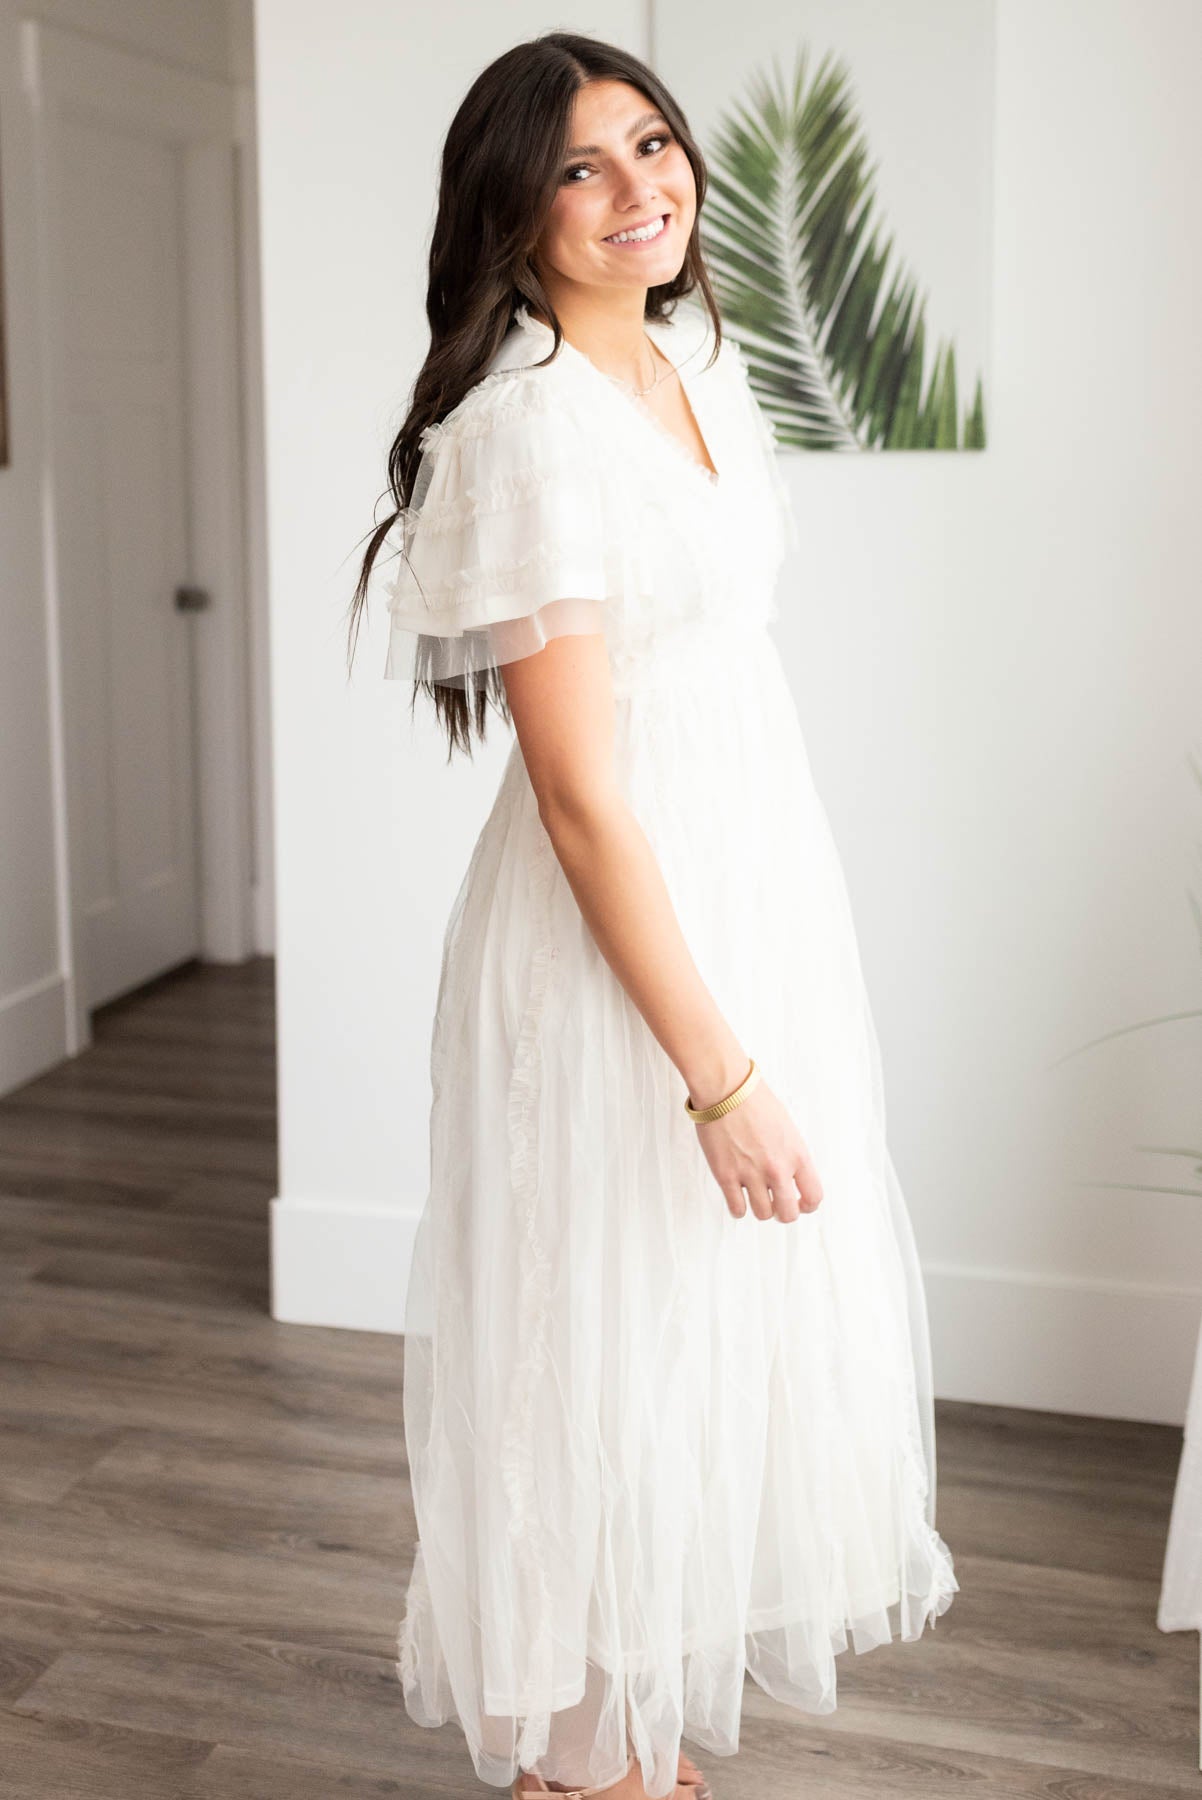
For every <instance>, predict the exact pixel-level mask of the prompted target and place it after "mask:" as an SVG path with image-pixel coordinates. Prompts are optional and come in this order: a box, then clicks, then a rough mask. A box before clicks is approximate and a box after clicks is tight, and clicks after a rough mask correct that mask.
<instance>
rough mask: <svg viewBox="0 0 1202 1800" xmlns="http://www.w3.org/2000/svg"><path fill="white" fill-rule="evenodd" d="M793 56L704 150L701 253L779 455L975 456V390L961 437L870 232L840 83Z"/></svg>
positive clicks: (863, 152) (857, 150) (947, 363)
mask: <svg viewBox="0 0 1202 1800" xmlns="http://www.w3.org/2000/svg"><path fill="white" fill-rule="evenodd" d="M808 64H809V56H808V52H807V51H806V49H805V48H804V47H803V48H800V49H799V50H798V53H797V58H796V63H795V66H794V71H793V76H792V80H791V82H790V83H786V81H785V79H784V77H783V75H782V73H781V70H780V67H779V64H778V63H777V62H776V60H775V59H774V60H773V70H772V74H771V75H765V74H762V73H760V74H756V75H754V76H753V77H752V78H751V81H750V84H749V89H748V98H747V99H746V101H745V102H743V103H736V104H735V105H734V106H733V108H732V109H731V110H730V111H729V112H728V113H726V114H725V115H723V117H722V119H721V120H720V122H719V125H718V127H717V130H716V133H715V136H714V140H713V143H712V145H711V147H710V149H709V151H708V160H709V165H710V180H709V187H708V189H707V193H706V200H705V207H704V211H703V216H702V232H701V236H702V248H703V250H704V253H705V256H706V260H707V263H708V264H709V267H710V270H711V275H712V279H713V283H714V290H715V293H716V294H717V297H718V302H719V305H720V307H721V310H722V315H723V317H724V319H726V320H727V321H728V322H729V324H730V327H731V334H732V336H734V337H736V338H737V339H738V341H739V344H740V346H741V348H742V350H743V352H744V355H745V358H746V361H747V366H748V373H749V376H750V379H751V384H752V387H753V388H754V390H755V392H756V396H757V398H758V399H759V400H760V402H761V404H762V405H763V407H764V409H765V411H766V412H767V413H768V415H769V417H770V418H771V420H772V423H773V427H774V429H775V431H776V436H777V441H778V443H780V444H781V445H782V446H784V445H790V446H792V447H794V448H796V449H800V450H876V449H883V450H956V449H981V448H983V447H984V444H985V402H984V397H983V394H982V388H981V380H980V377H979V376H978V378H977V384H976V390H975V393H974V396H973V402H972V405H971V407H970V408H969V410H968V411H967V413H966V415H965V417H964V420H963V428H962V431H961V420H960V412H959V405H958V401H957V397H956V355H955V349H954V347H953V346H952V344H951V343H945V342H941V343H940V344H939V345H938V346H937V347H936V350H935V354H934V366H933V368H932V370H931V373H930V376H929V378H928V379H926V380H925V383H924V372H923V371H924V355H925V349H926V329H925V324H924V319H923V306H922V304H921V303H920V302H919V300H918V298H917V290H916V287H915V283H914V280H913V279H912V277H911V276H910V275H909V274H908V273H907V272H906V271H905V269H904V268H902V267H893V268H892V269H891V268H890V259H891V253H892V250H893V239H892V237H888V238H887V239H886V240H885V242H884V243H882V242H881V234H880V231H879V230H878V228H877V226H876V225H875V224H874V223H873V222H872V210H873V205H874V196H873V190H872V177H873V173H874V168H875V165H872V166H870V164H869V150H868V144H867V140H866V138H865V135H864V132H863V130H862V128H861V126H860V123H859V120H858V119H857V116H856V111H855V106H854V102H853V98H852V93H851V83H850V79H849V76H848V73H847V70H846V68H845V67H844V66H843V65H842V64H841V63H839V62H837V61H836V60H835V59H834V57H833V56H832V55H830V54H828V55H827V56H826V57H824V58H823V60H822V62H821V64H820V65H819V67H818V69H817V70H816V71H815V73H814V76H813V79H812V80H811V79H810V78H809V74H808Z"/></svg>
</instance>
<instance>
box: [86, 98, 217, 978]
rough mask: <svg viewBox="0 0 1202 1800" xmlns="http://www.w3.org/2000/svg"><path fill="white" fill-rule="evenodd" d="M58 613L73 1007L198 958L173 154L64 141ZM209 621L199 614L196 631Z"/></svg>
mask: <svg viewBox="0 0 1202 1800" xmlns="http://www.w3.org/2000/svg"><path fill="white" fill-rule="evenodd" d="M56 162H57V169H58V173H59V201H60V204H59V205H58V206H56V207H55V208H54V209H53V218H54V220H55V221H56V225H55V229H56V231H57V234H58V243H57V245H56V251H57V254H56V258H55V261H56V265H57V268H58V270H59V272H60V276H61V282H62V287H61V296H62V300H61V304H62V312H61V315H60V316H61V321H62V330H63V344H64V349H65V360H64V366H63V367H62V369H61V370H60V372H59V374H60V380H59V384H58V391H59V396H60V404H59V420H58V424H59V433H58V443H59V449H60V453H61V459H60V464H59V468H60V476H61V481H60V485H59V490H58V509H59V511H58V519H57V525H58V532H57V538H58V546H59V555H60V559H61V566H60V569H59V578H60V579H59V594H60V606H61V615H60V617H61V629H62V646H63V703H64V705H63V711H64V722H65V741H66V752H67V769H66V780H67V792H68V806H69V812H70V815H71V820H72V829H71V858H72V882H71V888H72V904H73V907H74V911H75V920H74V926H75V942H76V946H77V954H78V958H79V965H78V971H77V973H78V980H79V992H78V999H79V1003H80V1005H81V1006H82V1007H83V1008H84V1009H91V1008H92V1007H95V1006H99V1005H100V1004H102V1003H103V1002H104V1001H106V1000H110V999H112V998H113V997H114V996H115V995H118V994H121V993H124V992H126V991H127V990H128V989H130V988H132V987H135V986H137V985H138V984H139V983H140V982H143V981H146V980H148V979H149V978H150V977H151V976H153V975H157V974H159V973H161V972H162V971H163V970H165V969H169V968H171V967H173V966H174V965H175V964H177V963H179V962H182V961H184V960H186V959H187V958H188V957H191V956H194V955H195V954H197V951H198V949H199V945H200V920H199V909H198V896H197V889H198V854H197V796H196V773H195V710H196V709H195V695H194V682H193V668H192V660H193V659H192V644H191V633H192V632H193V631H194V630H196V629H197V627H198V624H199V623H200V621H199V620H198V619H197V617H196V616H195V615H194V614H192V613H189V612H185V611H181V610H179V609H178V607H177V603H176V590H177V588H178V587H180V586H181V585H182V584H183V583H184V582H185V579H186V571H187V567H188V516H187V467H186V458H185V445H186V441H187V434H186V431H185V423H184V422H185V396H186V388H187V383H186V379H185V375H186V371H185V365H184V357H185V344H184V331H183V306H184V293H183V281H184V269H185V244H184V218H183V192H182V183H181V166H180V154H179V149H178V146H177V145H176V144H175V143H173V142H172V141H171V140H170V139H168V138H167V137H163V138H161V139H160V138H157V137H156V136H154V135H153V134H152V133H148V132H146V131H145V130H144V129H142V130H139V131H138V133H137V134H136V135H135V134H133V133H132V132H130V133H126V132H123V131H121V130H120V129H117V128H115V127H114V126H113V125H112V124H111V123H109V122H107V121H105V120H104V119H103V118H97V119H94V120H93V119H82V118H78V117H68V118H65V119H64V120H63V122H62V129H61V133H60V136H59V140H58V155H57V158H56ZM201 617H202V618H203V615H202V616H201Z"/></svg>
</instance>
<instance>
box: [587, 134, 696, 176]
mask: <svg viewBox="0 0 1202 1800" xmlns="http://www.w3.org/2000/svg"><path fill="white" fill-rule="evenodd" d="M671 142H672V133H671V132H670V131H653V132H651V133H650V134H649V135H648V136H647V137H645V138H643V139H641V140H640V143H639V149H640V150H645V149H646V147H647V145H648V144H670V143H671ZM582 169H583V171H584V173H585V174H586V175H587V174H589V173H590V172H591V170H592V164H591V163H573V164H572V166H571V168H569V169H566V170H565V171H564V181H565V182H567V183H570V182H571V181H572V179H573V177H574V176H576V175H578V174H579V173H580V171H581V170H582ZM576 185H577V186H579V183H577V184H576Z"/></svg>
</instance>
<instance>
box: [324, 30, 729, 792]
mask: <svg viewBox="0 0 1202 1800" xmlns="http://www.w3.org/2000/svg"><path fill="white" fill-rule="evenodd" d="M601 80H614V81H625V82H629V83H630V85H631V86H632V87H634V88H637V89H638V90H639V91H640V93H642V94H644V95H645V96H646V97H647V100H648V101H649V102H650V104H651V105H652V106H655V107H657V108H658V109H659V111H660V112H661V113H662V114H663V116H664V118H665V119H666V120H667V122H668V126H669V129H670V130H671V131H672V133H673V134H674V136H675V137H676V139H677V140H678V142H679V144H680V146H681V148H682V149H683V151H684V153H685V155H686V156H687V157H688V159H689V162H690V164H691V165H692V169H693V176H694V180H695V182H696V188H697V214H696V218H695V219H694V222H693V230H692V233H691V234H690V237H689V242H688V247H687V249H686V251H685V257H684V261H683V263H682V264H681V267H680V272H679V273H678V274H677V275H676V276H675V278H674V279H673V280H672V281H670V282H666V283H665V284H664V285H663V286H661V287H654V288H649V289H648V290H647V305H646V309H645V313H644V316H645V317H646V318H648V319H654V320H663V319H667V318H669V317H670V316H671V313H672V311H673V309H674V306H675V303H676V301H678V300H679V299H681V298H683V297H684V296H685V295H686V294H691V293H692V292H693V291H694V289H698V290H700V292H701V294H702V296H703V299H704V303H705V306H706V308H707V310H708V311H709V314H710V317H711V319H712V320H713V325H714V335H715V340H716V341H715V345H714V354H716V353H717V349H718V345H719V344H720V343H721V336H722V328H721V320H720V317H719V312H718V306H717V302H716V301H715V299H714V294H713V289H712V288H711V286H710V282H709V278H708V276H707V274H706V270H705V264H704V259H703V257H702V253H701V242H700V232H699V222H700V218H701V203H702V200H703V199H704V197H705V190H706V183H707V176H706V167H705V161H704V158H703V157H702V155H701V151H700V149H699V148H698V146H697V144H696V142H695V141H694V138H693V136H692V133H691V132H690V130H689V125H688V120H687V119H686V118H685V115H684V113H683V112H682V111H681V109H680V107H679V106H678V105H677V104H676V101H675V100H674V99H673V98H672V95H671V94H670V93H669V92H668V90H667V88H666V87H665V86H664V84H663V82H662V81H660V80H659V78H658V77H657V76H656V75H655V74H654V72H653V71H652V70H651V69H649V68H648V67H647V65H646V63H644V62H641V61H640V60H639V58H638V57H637V56H632V55H631V54H630V52H629V51H628V50H623V49H620V48H619V47H618V46H617V45H614V44H606V43H602V42H600V41H599V40H597V39H596V38H590V37H579V36H577V35H576V34H575V33H573V32H569V31H550V32H547V33H545V34H544V35H543V36H542V37H538V38H534V39H532V40H531V41H530V42H529V43H525V44H516V45H515V46H514V47H513V49H511V50H507V51H506V52H505V53H504V55H502V56H499V57H497V59H496V61H495V62H492V63H490V64H489V65H488V67H487V68H486V69H484V70H483V72H482V73H481V74H480V75H478V76H477V77H476V79H475V81H474V82H473V83H472V85H471V87H470V88H469V89H468V91H467V94H466V95H465V96H464V99H463V102H462V104H461V105H460V107H459V110H458V112H456V114H455V117H454V118H453V119H452V121H451V125H450V129H449V130H448V132H447V137H446V143H445V144H444V146H443V152H442V166H441V170H440V174H439V184H438V214H437V217H436V219H435V221H434V232H433V237H432V240H431V244H430V279H429V284H428V286H427V289H426V317H427V319H428V321H429V325H430V348H429V351H428V352H427V355H426V360H425V362H424V363H423V364H422V367H421V371H420V373H419V374H418V376H417V379H416V381H415V382H414V385H413V389H412V395H411V399H410V404H409V412H408V415H407V417H406V419H405V422H404V424H403V425H402V426H401V429H400V431H399V432H398V433H397V435H396V438H395V439H394V441H393V444H392V448H391V449H390V451H389V453H388V482H389V489H390V491H391V497H392V501H393V504H394V510H393V511H392V513H391V514H390V516H389V517H388V518H386V519H384V520H383V521H382V522H381V523H380V524H378V525H376V526H375V527H374V529H373V531H372V533H371V537H370V542H369V543H368V546H367V550H366V552H365V554H364V557H363V566H362V569H361V572H360V575H359V579H358V582H357V583H356V586H355V591H354V594H353V596H352V599H351V606H350V616H349V625H348V663H349V664H351V665H353V662H354V653H355V645H356V643H357V641H358V635H359V624H360V620H361V616H362V613H363V609H364V607H365V605H366V597H367V589H368V583H369V579H370V576H371V570H372V566H373V564H374V562H375V560H376V556H377V553H378V552H379V549H380V546H381V544H382V543H383V542H384V539H385V538H386V537H387V536H388V534H389V532H390V531H391V530H392V527H393V526H394V525H395V524H396V522H397V521H398V519H400V518H401V515H402V513H403V512H404V509H405V508H406V507H407V506H408V504H409V499H410V496H411V495H412V493H413V484H414V481H415V480H416V477H417V471H418V465H419V463H420V461H421V449H420V443H419V440H420V438H421V435H422V433H423V431H425V429H426V427H427V426H428V425H431V424H435V423H437V422H439V421H441V420H442V419H444V418H445V417H446V416H447V414H448V413H449V412H451V411H452V409H453V408H454V407H456V406H457V405H458V404H459V402H460V401H461V400H462V399H463V397H464V395H465V394H466V393H467V392H468V390H469V389H470V388H471V387H472V386H473V385H474V384H475V383H476V382H477V381H478V380H479V379H480V377H481V375H482V374H484V373H485V372H486V370H487V368H488V365H489V363H490V361H491V360H492V358H493V356H494V355H495V354H496V352H497V351H498V349H499V348H500V346H501V342H502V340H503V338H504V337H505V334H506V332H507V331H508V329H509V326H510V324H511V323H512V320H513V314H514V310H515V308H516V306H517V305H518V304H519V303H521V302H523V301H524V302H525V303H526V304H527V305H528V306H529V307H530V308H531V310H533V311H535V312H538V313H541V314H542V316H543V317H544V318H546V319H549V320H550V322H551V329H552V331H553V333H554V339H555V341H554V345H553V347H552V350H551V352H550V353H549V355H548V356H547V358H546V361H548V362H550V361H552V360H553V358H554V357H555V356H557V355H558V354H559V349H560V345H561V344H562V342H563V331H562V328H561V326H560V323H559V320H558V319H557V317H556V315H555V311H554V308H553V307H552V305H551V303H550V299H549V298H548V295H547V294H546V292H545V290H544V288H543V285H542V282H541V281H540V279H539V276H538V274H537V272H536V269H535V267H534V262H533V252H534V250H535V247H536V245H537V243H538V240H539V238H540V237H541V235H542V232H543V228H544V226H545V224H546V220H547V217H548V214H549V213H550V210H551V207H552V204H553V202H554V200H555V195H556V192H557V191H558V188H559V184H560V181H561V180H562V178H563V170H564V165H565V158H566V152H567V148H568V142H569V135H570V131H571V122H572V107H573V102H574V100H575V96H576V94H577V93H578V92H579V90H580V89H581V88H582V87H584V86H585V85H586V84H587V83H589V82H591V81H601ZM711 360H712V359H711ZM428 648H429V644H428V640H423V639H421V638H420V637H419V639H418V658H417V663H416V673H415V678H414V685H413V700H412V705H416V703H417V697H418V694H419V693H425V694H427V695H429V697H430V698H431V699H432V700H433V701H434V705H435V709H436V712H437V714H438V717H439V720H440V722H441V723H442V725H443V727H444V728H445V730H446V733H447V737H448V746H447V761H448V762H449V761H450V760H451V757H452V755H453V753H454V751H455V750H456V748H458V749H461V750H463V751H465V752H466V753H467V754H468V756H469V757H470V755H471V754H472V734H473V727H474V730H475V735H476V736H477V737H478V738H479V739H480V740H481V741H483V739H484V737H485V728H486V720H487V712H488V707H489V705H490V704H492V705H493V706H494V707H495V708H496V710H497V711H498V712H499V713H500V714H501V716H502V718H504V719H505V721H506V722H507V723H508V721H509V707H508V703H507V700H506V695H505V686H504V682H503V680H502V679H501V677H500V671H499V669H497V668H489V669H487V670H485V671H484V672H483V675H482V678H481V679H480V680H478V681H477V682H476V683H475V684H474V687H473V692H472V699H471V702H470V703H469V699H468V693H467V690H466V689H464V688H455V687H449V686H446V685H444V684H442V683H439V682H435V681H434V680H432V679H431V678H430V677H429V675H428V673H426V674H423V672H422V671H423V668H426V669H428V660H427V658H426V657H424V656H423V654H422V652H423V651H424V650H428Z"/></svg>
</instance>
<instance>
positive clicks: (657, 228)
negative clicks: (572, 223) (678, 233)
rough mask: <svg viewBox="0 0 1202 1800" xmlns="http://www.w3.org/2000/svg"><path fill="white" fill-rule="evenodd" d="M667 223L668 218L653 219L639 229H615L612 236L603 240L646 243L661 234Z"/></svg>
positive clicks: (613, 242) (604, 241)
mask: <svg viewBox="0 0 1202 1800" xmlns="http://www.w3.org/2000/svg"><path fill="white" fill-rule="evenodd" d="M666 223H667V220H666V219H653V220H652V221H651V223H650V225H640V226H639V228H638V230H637V231H615V232H614V234H613V236H612V237H607V238H602V240H601V241H602V243H604V244H646V243H649V242H650V240H651V239H652V238H657V237H658V236H659V234H660V232H661V231H662V230H663V229H664V226H665V225H666Z"/></svg>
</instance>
